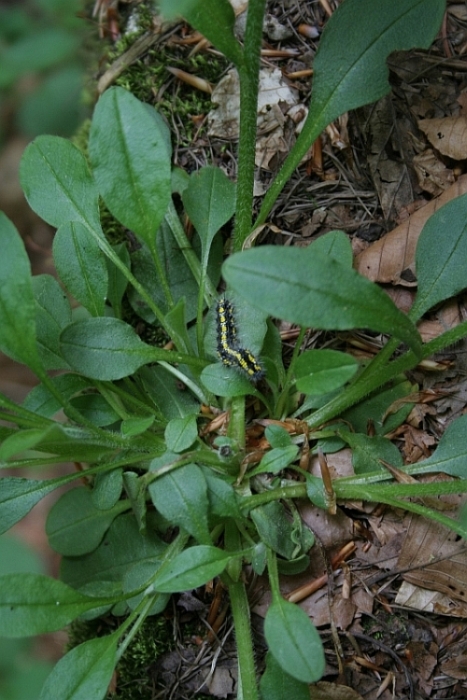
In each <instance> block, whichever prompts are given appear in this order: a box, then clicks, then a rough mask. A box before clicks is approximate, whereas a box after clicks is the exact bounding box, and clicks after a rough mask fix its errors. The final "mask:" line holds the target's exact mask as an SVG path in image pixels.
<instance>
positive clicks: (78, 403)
mask: <svg viewBox="0 0 467 700" xmlns="http://www.w3.org/2000/svg"><path fill="white" fill-rule="evenodd" d="M70 404H71V405H72V406H73V408H76V409H77V410H78V411H79V412H80V414H81V415H82V416H83V417H84V418H86V420H88V421H90V422H91V423H93V424H94V425H97V426H99V427H103V426H107V425H113V424H114V423H117V422H120V415H119V414H118V413H117V411H116V410H115V409H114V408H113V407H112V406H111V405H110V404H109V403H108V401H107V400H106V399H105V398H104V397H103V396H102V395H101V394H96V393H92V394H80V395H79V396H75V397H73V398H72V399H71V401H70ZM65 413H68V411H67V410H66V409H65Z"/></svg>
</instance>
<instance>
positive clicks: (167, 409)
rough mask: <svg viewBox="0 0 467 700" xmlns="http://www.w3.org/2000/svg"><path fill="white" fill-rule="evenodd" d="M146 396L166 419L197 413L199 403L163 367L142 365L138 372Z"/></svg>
mask: <svg viewBox="0 0 467 700" xmlns="http://www.w3.org/2000/svg"><path fill="white" fill-rule="evenodd" d="M138 378H139V379H140V380H141V383H142V385H143V388H144V390H145V392H146V393H147V395H148V398H149V399H151V400H152V401H153V402H154V405H155V406H157V408H158V409H159V410H160V412H161V413H162V414H163V416H164V417H165V418H167V420H171V419H172V418H180V417H183V416H186V415H189V414H190V413H196V414H197V413H198V411H199V403H198V401H197V400H196V399H195V397H194V396H193V394H192V393H191V392H190V391H186V390H185V389H184V387H180V382H179V381H178V380H177V379H176V378H175V377H174V376H173V375H171V374H169V372H167V370H165V369H164V368H163V367H142V368H141V369H140V370H139V372H138Z"/></svg>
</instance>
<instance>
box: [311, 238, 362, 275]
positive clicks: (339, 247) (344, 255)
mask: <svg viewBox="0 0 467 700" xmlns="http://www.w3.org/2000/svg"><path fill="white" fill-rule="evenodd" d="M309 249H310V250H309V254H310V255H312V254H314V253H315V252H317V251H319V253H320V254H322V255H328V256H329V257H330V258H334V260H337V262H340V263H342V264H343V265H347V267H352V263H353V252H352V246H351V244H350V240H349V237H348V236H347V235H346V234H345V233H344V232H343V231H328V233H325V234H324V236H320V237H319V238H317V239H316V241H313V243H311V244H310V246H309Z"/></svg>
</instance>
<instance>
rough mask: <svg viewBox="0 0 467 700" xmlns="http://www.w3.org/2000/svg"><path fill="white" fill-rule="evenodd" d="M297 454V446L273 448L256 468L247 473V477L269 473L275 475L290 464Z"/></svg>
mask: <svg viewBox="0 0 467 700" xmlns="http://www.w3.org/2000/svg"><path fill="white" fill-rule="evenodd" d="M297 454H298V447H297V445H289V446H288V447H274V448H273V449H272V450H269V452H267V453H266V454H265V455H264V457H263V458H262V459H261V462H260V463H259V464H258V466H257V467H255V468H254V469H252V470H251V472H248V475H249V476H255V475H256V474H263V473H264V472H270V473H271V474H277V473H278V472H280V471H281V470H282V469H285V468H286V467H288V466H289V464H292V462H293V461H294V460H295V458H296V457H297Z"/></svg>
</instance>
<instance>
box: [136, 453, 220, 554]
mask: <svg viewBox="0 0 467 700" xmlns="http://www.w3.org/2000/svg"><path fill="white" fill-rule="evenodd" d="M149 493H150V495H151V499H152V502H153V503H154V505H155V506H156V508H157V510H158V511H159V513H161V514H162V515H163V516H164V518H166V519H167V520H168V521H169V522H170V523H172V524H174V525H178V526H179V527H182V528H183V529H184V530H186V531H187V532H189V533H190V535H192V536H193V537H194V538H195V539H196V540H198V542H201V543H202V544H208V543H209V544H210V543H211V536H210V533H209V525H208V517H207V514H208V508H209V500H208V495H207V486H206V480H205V478H204V476H203V472H202V471H201V469H200V468H199V467H198V466H196V464H187V465H186V466H184V467H180V468H179V469H175V470H174V471H172V472H169V473H168V474H164V475H163V476H161V477H160V478H159V479H156V481H153V482H152V483H151V485H150V486H149Z"/></svg>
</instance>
